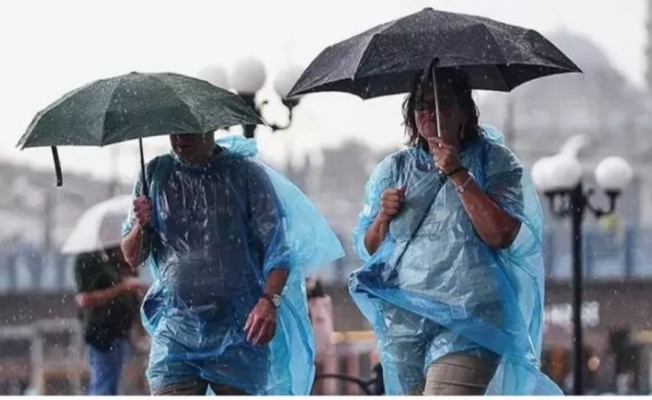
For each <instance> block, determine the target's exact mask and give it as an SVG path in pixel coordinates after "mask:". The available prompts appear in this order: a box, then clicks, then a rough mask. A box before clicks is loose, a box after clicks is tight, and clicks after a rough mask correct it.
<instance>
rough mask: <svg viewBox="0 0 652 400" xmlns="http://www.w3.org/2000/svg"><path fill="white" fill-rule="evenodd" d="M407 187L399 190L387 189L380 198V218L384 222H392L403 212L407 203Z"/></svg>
mask: <svg viewBox="0 0 652 400" xmlns="http://www.w3.org/2000/svg"><path fill="white" fill-rule="evenodd" d="M405 189H406V187H405V186H402V187H400V188H398V189H387V190H385V191H384V192H383V194H382V196H381V198H380V214H379V217H380V218H381V219H382V220H384V221H390V220H391V219H392V218H394V217H395V216H396V214H398V213H399V212H400V211H401V208H402V207H403V202H405Z"/></svg>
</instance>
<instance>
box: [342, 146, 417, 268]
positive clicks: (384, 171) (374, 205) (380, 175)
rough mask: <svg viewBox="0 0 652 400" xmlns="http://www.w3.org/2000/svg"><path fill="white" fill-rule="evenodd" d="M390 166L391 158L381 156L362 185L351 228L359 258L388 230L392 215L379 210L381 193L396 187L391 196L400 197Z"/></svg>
mask: <svg viewBox="0 0 652 400" xmlns="http://www.w3.org/2000/svg"><path fill="white" fill-rule="evenodd" d="M394 169H395V161H394V159H393V158H392V157H391V156H390V157H387V158H385V159H384V160H383V161H382V162H381V163H380V164H378V166H377V167H376V168H375V169H374V171H373V172H372V174H371V176H370V177H369V180H368V181H367V184H366V185H365V201H364V209H363V210H362V212H361V213H360V215H359V217H358V225H357V226H356V228H355V230H354V231H353V244H354V247H355V249H356V251H357V253H358V255H359V256H360V257H361V258H362V259H363V260H366V259H368V258H369V257H370V256H371V255H373V254H374V253H375V252H376V251H377V250H378V247H380V245H381V244H382V243H383V241H385V239H386V238H387V233H388V232H389V223H390V221H391V219H392V217H393V215H387V214H385V213H383V212H382V208H383V207H382V201H383V193H384V192H385V191H386V190H387V189H396V193H395V194H394V195H392V196H393V197H396V198H400V197H403V196H404V195H405V188H394V186H395V182H394V181H395V179H394ZM401 189H402V190H401ZM394 200H396V199H394ZM396 212H398V210H396Z"/></svg>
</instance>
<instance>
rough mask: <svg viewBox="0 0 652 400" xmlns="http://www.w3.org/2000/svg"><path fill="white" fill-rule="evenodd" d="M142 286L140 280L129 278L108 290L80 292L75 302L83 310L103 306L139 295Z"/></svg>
mask: <svg viewBox="0 0 652 400" xmlns="http://www.w3.org/2000/svg"><path fill="white" fill-rule="evenodd" d="M141 286H142V284H141V282H140V280H139V279H137V278H129V279H126V280H124V281H122V282H119V283H116V284H115V285H113V286H111V287H108V288H106V289H99V290H92V291H86V292H79V293H78V294H77V296H76V297H75V300H76V302H77V305H78V306H80V307H82V308H91V307H96V306H101V305H104V304H108V303H110V302H111V301H112V300H114V299H116V298H118V297H120V296H124V295H125V294H129V293H137V292H138V291H139V290H140V289H141Z"/></svg>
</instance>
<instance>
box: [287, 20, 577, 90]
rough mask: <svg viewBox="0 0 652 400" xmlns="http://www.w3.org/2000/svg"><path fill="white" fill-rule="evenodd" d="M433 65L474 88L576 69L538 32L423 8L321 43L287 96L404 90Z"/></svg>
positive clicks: (512, 85) (509, 84) (505, 85)
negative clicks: (452, 71) (459, 76)
mask: <svg viewBox="0 0 652 400" xmlns="http://www.w3.org/2000/svg"><path fill="white" fill-rule="evenodd" d="M432 67H436V68H437V69H439V68H456V69H461V70H462V71H464V72H465V73H466V74H467V75H468V77H469V81H470V84H471V87H472V88H474V89H484V90H497V91H510V90H512V89H513V88H515V87H517V86H518V85H520V84H522V83H525V82H528V81H530V80H533V79H536V78H540V77H544V76H548V75H554V74H561V73H567V72H581V70H580V69H579V68H578V67H577V66H576V65H575V64H574V63H573V62H572V61H571V60H570V59H569V58H568V57H566V56H565V55H564V54H563V53H562V52H561V51H560V50H559V49H557V47H555V46H554V45H553V44H552V43H550V42H549V41H548V40H547V39H546V38H544V37H543V36H542V35H541V34H539V33H537V32H536V31H533V30H530V29H525V28H521V27H518V26H513V25H507V24H504V23H501V22H497V21H494V20H491V19H488V18H484V17H478V16H473V15H466V14H457V13H449V12H443V11H437V10H433V9H431V8H426V9H424V10H422V11H420V12H418V13H415V14H411V15H408V16H406V17H403V18H400V19H397V20H394V21H391V22H388V23H385V24H382V25H379V26H377V27H375V28H372V29H370V30H368V31H366V32H363V33H361V34H359V35H356V36H354V37H352V38H350V39H347V40H344V41H342V42H340V43H337V44H335V45H332V46H330V47H328V48H326V49H325V50H324V51H323V52H321V54H319V55H318V56H317V58H316V59H315V60H314V61H313V62H312V63H311V64H310V65H309V66H308V68H307V69H306V70H305V71H304V73H303V74H302V75H301V77H300V78H299V80H298V81H297V83H296V84H295V86H294V87H293V89H292V90H291V91H290V93H289V94H288V97H294V96H299V95H303V94H308V93H315V92H328V91H335V92H348V93H352V94H355V95H357V96H359V97H361V98H363V99H368V98H372V97H378V96H386V95H392V94H398V93H404V92H409V91H410V90H411V88H412V85H413V83H414V80H415V78H416V77H419V76H421V75H422V74H423V73H424V71H428V70H429V69H430V68H432Z"/></svg>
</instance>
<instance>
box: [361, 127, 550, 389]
mask: <svg viewBox="0 0 652 400" xmlns="http://www.w3.org/2000/svg"><path fill="white" fill-rule="evenodd" d="M481 136H482V137H481V139H479V140H477V141H475V142H473V143H470V144H468V145H465V146H464V147H463V148H462V150H461V151H460V157H461V160H462V163H463V164H464V166H465V167H466V168H468V170H469V171H470V172H471V174H472V175H473V176H474V177H475V179H476V181H477V183H478V184H479V185H480V187H482V188H483V189H484V190H485V192H486V193H487V194H488V195H489V196H490V197H491V198H492V199H493V200H494V201H495V202H496V203H497V204H498V205H499V206H500V207H501V208H502V209H503V210H504V211H506V212H507V213H508V214H510V215H511V216H513V217H514V218H517V219H518V220H519V221H521V228H520V231H519V234H518V236H517V238H516V240H515V241H514V243H513V244H512V245H511V246H510V247H509V248H507V249H505V250H493V249H491V248H489V247H488V246H487V245H485V244H484V242H482V240H481V239H480V238H479V237H478V236H477V234H476V233H475V231H474V228H473V225H472V224H471V221H470V219H469V218H468V216H467V214H466V212H465V211H464V208H463V206H462V203H461V200H460V198H459V194H458V193H457V192H456V190H455V187H454V185H453V184H452V183H451V182H449V181H447V179H446V178H445V176H443V175H441V174H440V173H439V172H438V171H436V169H435V168H434V167H433V161H432V157H431V156H430V155H429V154H428V153H427V152H426V151H425V150H423V149H420V148H410V149H406V150H402V151H399V152H396V153H394V154H392V155H390V156H388V157H387V158H385V159H384V160H383V161H382V162H381V163H380V164H379V165H378V166H377V168H376V169H375V171H374V172H373V174H372V176H371V178H370V179H369V182H368V183H367V186H366V195H365V206H364V209H363V211H362V212H361V214H360V217H359V222H358V226H357V227H356V229H355V231H354V233H353V241H354V246H355V248H356V251H357V252H358V253H359V254H360V256H361V258H362V259H363V261H364V265H363V266H362V267H361V268H360V269H358V270H356V271H355V272H354V273H353V274H352V276H351V281H350V290H351V294H352V296H353V298H354V300H355V302H356V303H357V305H358V307H359V308H360V309H361V311H362V312H363V314H364V315H365V317H366V318H367V319H368V320H369V321H370V323H371V324H372V326H373V328H374V331H375V334H376V337H377V340H378V345H379V354H380V358H381V362H382V364H383V372H384V379H385V386H386V392H387V394H409V393H415V392H418V391H420V390H422V389H423V387H422V385H423V380H424V375H425V372H426V371H427V369H428V367H429V366H430V365H431V364H432V363H433V362H434V361H436V360H437V359H439V358H440V357H442V356H444V355H448V354H452V353H468V354H474V355H477V356H480V357H485V356H486V355H491V356H493V359H492V362H496V361H498V362H499V365H498V368H497V370H496V373H495V375H494V377H493V380H492V381H491V383H490V385H489V387H488V389H487V394H504V395H527V394H561V391H560V390H559V388H558V387H557V386H556V385H555V384H554V383H553V382H552V381H551V380H550V379H548V377H546V376H545V375H544V374H543V373H542V372H540V370H539V357H540V354H541V342H542V328H543V295H544V271H543V263H542V255H541V238H542V213H541V208H540V204H539V201H538V197H537V194H536V190H535V189H534V187H533V185H532V183H531V181H530V180H529V178H528V176H527V173H525V171H524V169H523V166H522V164H521V163H520V162H519V161H518V160H517V159H516V157H515V156H514V155H513V153H512V152H511V151H510V150H509V149H507V148H506V147H504V146H503V145H502V142H503V136H502V134H501V133H500V132H499V131H497V130H496V129H495V128H492V127H489V126H482V127H481ZM403 185H404V186H406V187H407V190H406V200H405V204H404V205H403V209H402V211H401V213H399V214H398V216H396V217H395V218H394V219H393V220H392V222H391V223H390V228H389V233H388V235H387V237H386V239H385V240H384V242H383V243H382V244H381V245H380V247H379V248H378V250H377V251H376V252H375V253H374V254H373V255H372V256H370V255H369V253H368V252H367V250H366V248H365V245H364V236H365V233H366V231H367V229H368V228H369V226H370V225H371V224H372V222H373V220H374V218H375V217H376V215H377V214H378V212H379V210H380V198H381V194H382V193H383V191H385V190H386V189H388V188H398V187H400V186H403ZM497 356H498V357H497Z"/></svg>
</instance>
